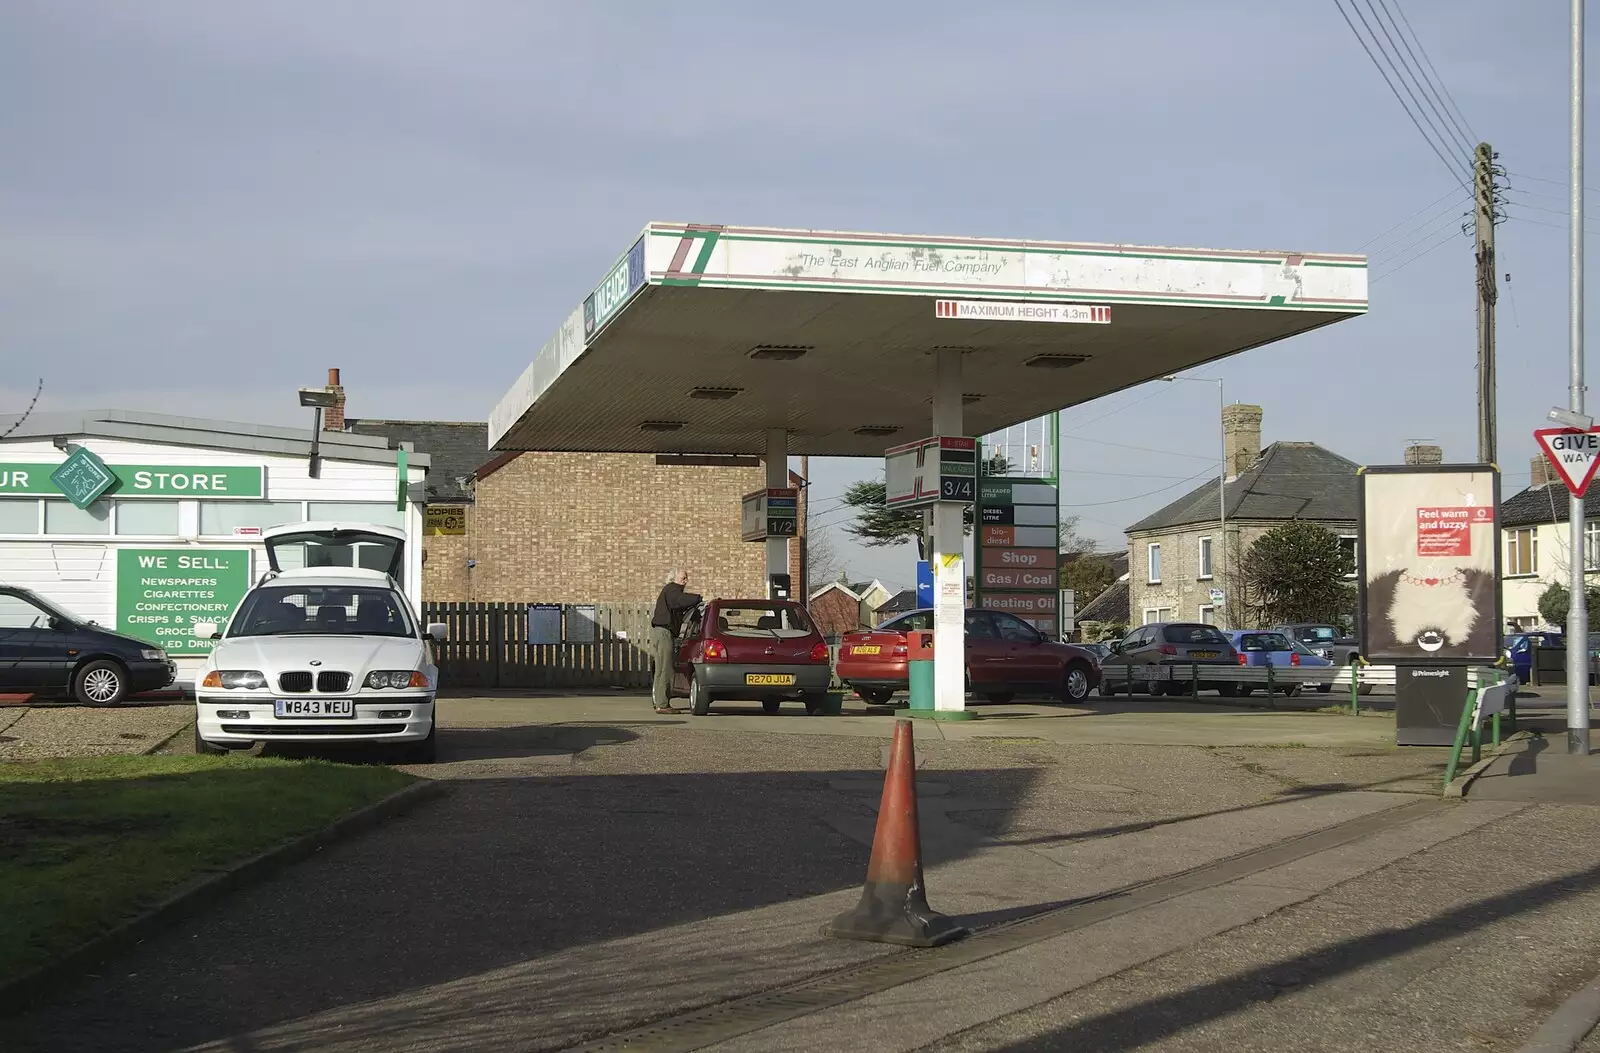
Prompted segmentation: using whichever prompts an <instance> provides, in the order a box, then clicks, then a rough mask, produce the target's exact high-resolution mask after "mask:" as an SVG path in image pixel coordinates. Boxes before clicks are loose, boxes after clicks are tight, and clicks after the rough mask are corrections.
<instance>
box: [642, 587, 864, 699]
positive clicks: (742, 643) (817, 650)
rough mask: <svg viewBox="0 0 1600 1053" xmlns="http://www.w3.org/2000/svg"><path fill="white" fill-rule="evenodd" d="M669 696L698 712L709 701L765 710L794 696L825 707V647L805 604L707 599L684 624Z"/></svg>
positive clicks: (827, 673)
mask: <svg viewBox="0 0 1600 1053" xmlns="http://www.w3.org/2000/svg"><path fill="white" fill-rule="evenodd" d="M677 655H678V658H677V663H676V665H675V666H674V668H673V677H672V689H673V694H676V695H679V696H683V695H687V696H688V698H689V709H690V711H691V712H693V713H694V714H696V715H697V716H704V715H705V714H706V713H707V712H708V711H709V710H710V709H711V703H713V702H719V701H723V700H728V699H746V700H755V701H760V703H761V708H762V709H763V710H765V711H766V712H768V713H776V712H778V708H779V707H780V706H782V705H783V702H784V700H785V699H799V700H800V702H802V703H803V704H804V705H805V707H806V712H807V713H809V714H812V715H815V714H817V713H820V712H822V711H823V708H824V703H825V702H826V700H827V695H828V680H829V679H830V677H831V675H832V669H831V667H830V665H829V663H828V644H827V641H826V640H824V639H823V638H822V634H821V633H819V632H817V627H816V626H815V625H813V624H812V622H811V618H810V616H809V615H807V614H806V611H805V608H804V607H802V606H800V605H799V604H798V603H793V602H791V601H788V600H712V601H711V602H710V603H708V604H706V605H705V606H703V607H701V608H700V609H699V610H696V611H694V612H693V613H692V614H691V615H690V616H689V618H688V619H687V620H686V621H685V622H684V626H683V635H682V636H680V637H679V638H678V651H677Z"/></svg>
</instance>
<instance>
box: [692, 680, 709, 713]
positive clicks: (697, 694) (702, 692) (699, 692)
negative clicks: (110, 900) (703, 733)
mask: <svg viewBox="0 0 1600 1053" xmlns="http://www.w3.org/2000/svg"><path fill="white" fill-rule="evenodd" d="M689 712H691V713H693V714H694V715H695V716H697V717H703V716H705V715H706V714H707V713H709V712H711V693H710V692H708V691H707V690H706V689H705V686H704V685H703V684H701V683H700V674H698V673H696V674H694V675H693V676H691V677H689Z"/></svg>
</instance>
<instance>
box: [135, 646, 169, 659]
mask: <svg viewBox="0 0 1600 1053" xmlns="http://www.w3.org/2000/svg"><path fill="white" fill-rule="evenodd" d="M139 657H140V658H143V659H144V660H145V661H146V662H164V661H166V660H167V652H165V651H163V650H161V649H160V648H155V649H151V648H145V649H144V650H143V651H140V652H139Z"/></svg>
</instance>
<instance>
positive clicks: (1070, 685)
mask: <svg viewBox="0 0 1600 1053" xmlns="http://www.w3.org/2000/svg"><path fill="white" fill-rule="evenodd" d="M1105 690H1106V685H1105V684H1101V685H1100V693H1101V694H1102V695H1104V694H1105ZM1088 697H1089V669H1088V667H1087V666H1085V665H1084V664H1083V663H1082V662H1073V663H1072V664H1071V665H1069V666H1067V675H1066V676H1065V677H1063V678H1062V680H1061V701H1063V702H1070V703H1072V704H1074V705H1076V704H1078V703H1081V702H1083V701H1085V700H1086V699H1088Z"/></svg>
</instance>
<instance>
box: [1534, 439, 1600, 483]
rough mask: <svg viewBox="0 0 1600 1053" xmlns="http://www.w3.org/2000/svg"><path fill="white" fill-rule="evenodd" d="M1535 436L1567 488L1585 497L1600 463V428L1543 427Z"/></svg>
mask: <svg viewBox="0 0 1600 1053" xmlns="http://www.w3.org/2000/svg"><path fill="white" fill-rule="evenodd" d="M1533 437H1534V439H1535V440H1537V441H1538V443H1539V448H1540V449H1541V450H1543V451H1544V455H1545V457H1547V458H1549V460H1550V464H1551V466H1552V467H1554V468H1555V470H1556V472H1557V474H1559V475H1560V476H1561V481H1562V482H1564V483H1566V484H1567V489H1568V490H1570V491H1572V493H1573V495H1574V496H1576V497H1582V496H1583V494H1584V491H1586V490H1588V489H1589V484H1590V483H1591V482H1592V481H1593V480H1594V473H1595V469H1596V468H1597V467H1600V428H1590V429H1589V430H1588V431H1580V430H1578V429H1577V428H1540V429H1539V430H1538V431H1536V432H1534V433H1533Z"/></svg>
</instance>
